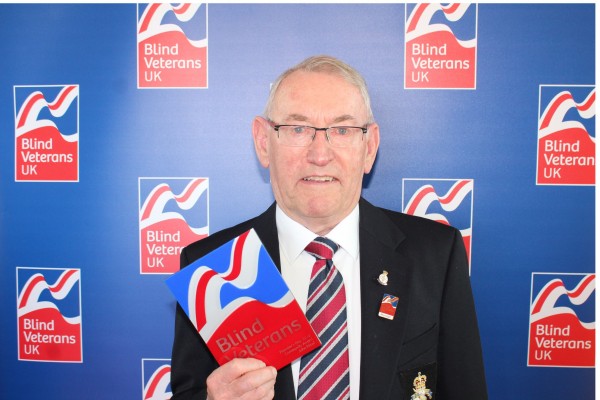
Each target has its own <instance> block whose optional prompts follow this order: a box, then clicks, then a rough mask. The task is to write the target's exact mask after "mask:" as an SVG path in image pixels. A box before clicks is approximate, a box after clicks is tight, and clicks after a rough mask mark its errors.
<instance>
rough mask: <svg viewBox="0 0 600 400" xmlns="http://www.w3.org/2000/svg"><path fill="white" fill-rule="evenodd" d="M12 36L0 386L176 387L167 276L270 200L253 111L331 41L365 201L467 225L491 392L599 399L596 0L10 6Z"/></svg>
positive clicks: (3, 113) (0, 26)
mask: <svg viewBox="0 0 600 400" xmlns="http://www.w3.org/2000/svg"><path fill="white" fill-rule="evenodd" d="M0 37H1V38H2V40H1V41H0V54H1V55H2V61H1V63H0V133H1V135H0V268H1V275H0V305H1V314H0V335H1V336H0V342H1V343H2V346H0V355H1V356H0V371H1V375H2V382H3V385H2V389H0V392H1V393H2V394H1V395H0V397H2V398H7V399H8V398H10V399H41V398H43V399H62V400H64V399H150V398H151V399H167V398H169V397H170V390H171V389H170V383H169V382H170V355H171V343H172V338H173V319H174V310H175V300H174V298H173V297H172V296H171V295H170V293H169V291H168V288H167V286H166V285H165V283H164V281H165V279H166V278H167V277H169V276H170V274H172V273H173V272H175V271H177V270H178V268H179V265H178V263H179V261H178V260H179V253H180V251H181V248H182V247H183V246H185V245H186V244H188V243H190V242H192V241H195V240H198V239H202V238H204V237H206V236H207V235H210V234H211V233H214V232H216V231H218V230H220V229H222V228H225V227H228V226H231V225H233V224H235V223H237V222H240V221H242V220H245V219H247V218H249V217H251V216H254V215H256V214H258V213H259V212H261V211H263V210H264V209H266V208H267V207H268V206H269V205H270V203H271V202H272V201H273V197H272V194H271V190H270V186H269V179H268V174H267V172H266V171H265V170H263V169H262V168H261V166H260V164H259V163H258V162H257V160H256V158H255V155H254V150H253V146H252V140H251V131H250V124H251V120H252V118H253V117H254V116H255V115H258V114H261V113H262V110H263V106H264V104H265V102H266V99H267V93H268V90H269V85H270V83H271V82H272V81H273V80H274V79H275V78H276V76H277V75H278V74H279V73H280V72H281V71H283V70H284V69H286V68H287V67H289V66H291V65H294V64H296V63H297V62H299V61H301V60H302V59H304V58H306V57H307V56H310V55H315V54H330V55H333V56H336V57H339V58H341V59H342V60H345V61H347V62H348V63H349V64H351V65H353V66H355V67H356V68H357V69H358V70H359V71H361V72H362V73H363V75H364V76H365V78H366V79H367V82H368V84H369V87H370V91H371V95H372V102H373V107H374V113H375V116H376V119H377V121H378V122H379V125H380V127H381V133H382V137H381V148H380V153H379V157H378V160H377V162H376V164H375V168H374V171H373V172H372V173H371V175H369V176H368V177H367V179H366V181H365V185H364V196H365V197H366V198H367V199H368V200H370V201H371V202H373V203H375V204H377V205H380V206H383V207H386V208H390V209H394V210H401V211H403V212H406V213H409V214H415V215H421V216H424V217H427V218H431V219H435V220H437V221H439V222H440V223H446V224H451V225H453V226H455V227H457V228H458V229H460V231H461V232H462V234H463V237H464V242H465V245H466V247H467V250H468V253H469V259H470V273H471V280H472V284H473V290H474V296H475V300H476V305H477V311H478V316H479V321H480V329H481V336H482V340H483V347H484V356H485V365H486V373H487V377H488V383H489V392H490V398H492V399H496V400H503V399H545V400H554V399H555V400H559V399H560V400H562V399H566V398H569V399H591V398H593V392H594V368H595V357H594V353H595V339H594V338H595V309H594V307H595V306H594V304H595V296H596V290H595V264H594V257H595V247H594V232H595V224H594V220H595V215H594V185H595V166H596V165H595V164H596V149H595V147H596V146H595V136H596V135H595V120H596V106H595V99H596V88H595V75H594V72H595V42H594V38H595V6H594V5H593V4H526V5H525V4H524V5H516V4H479V5H477V4H465V3H463V4H372V5H369V4H235V5H234V4H209V5H206V4H176V5H169V4H95V5H85V4H75V5H67V4H53V5H48V4H0ZM456 384H457V385H460V382H456ZM464 398H465V399H470V397H469V393H465V397H464ZM365 400H369V399H365ZM474 400H477V399H474Z"/></svg>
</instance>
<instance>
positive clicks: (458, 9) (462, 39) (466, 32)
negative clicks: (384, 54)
mask: <svg viewBox="0 0 600 400" xmlns="http://www.w3.org/2000/svg"><path fill="white" fill-rule="evenodd" d="M405 7H406V15H407V19H406V21H405V27H406V28H405V30H406V32H405V51H404V87H405V88H407V89H474V88H475V77H476V70H477V68H476V61H477V54H476V53H477V4H468V3H451V4H440V3H419V4H407V5H406V6H405Z"/></svg>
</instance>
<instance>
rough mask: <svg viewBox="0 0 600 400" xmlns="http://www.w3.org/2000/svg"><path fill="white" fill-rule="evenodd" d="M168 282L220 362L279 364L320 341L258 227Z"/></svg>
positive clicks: (302, 352) (296, 356)
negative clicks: (243, 360) (252, 360)
mask: <svg viewBox="0 0 600 400" xmlns="http://www.w3.org/2000/svg"><path fill="white" fill-rule="evenodd" d="M166 283H167V285H168V286H169V288H170V289H171V292H173V294H174V295H175V298H176V299H177V301H178V302H179V304H180V305H181V307H182V308H183V310H184V311H185V313H186V314H187V315H188V317H189V318H190V320H191V321H192V323H193V324H194V326H195V327H196V329H197V330H198V332H199V333H200V336H201V337H202V339H204V341H205V342H206V344H207V346H208V348H209V349H210V351H211V352H212V354H213V356H214V357H215V359H216V360H217V362H218V363H219V364H220V365H222V364H224V363H226V362H228V361H230V360H232V359H234V358H250V357H251V358H258V359H260V360H262V361H264V362H265V363H266V364H267V365H271V366H274V367H275V368H277V369H280V368H281V367H284V366H285V365H287V364H289V363H291V362H292V361H294V360H295V359H297V358H299V357H301V356H302V355H304V354H306V353H308V352H309V351H311V350H313V349H315V348H317V347H319V346H320V345H321V342H320V341H319V339H318V337H317V335H316V334H315V332H314V331H313V329H312V327H311V325H310V323H309V322H308V320H307V319H306V317H305V316H304V313H303V312H302V310H301V309H300V306H298V303H297V302H296V299H294V296H293V295H292V293H291V292H290V290H289V288H288V287H287V285H286V284H285V282H284V280H283V278H282V277H281V274H280V273H279V271H278V270H277V267H276V266H275V264H274V263H273V260H272V259H271V257H270V256H269V254H268V253H267V251H266V249H265V247H264V246H263V244H262V243H261V241H260V239H259V238H258V235H257V234H256V232H255V231H254V230H253V229H252V230H249V231H248V232H245V233H244V234H242V235H240V236H238V237H236V238H235V239H233V240H231V241H230V242H227V243H225V244H224V245H223V246H221V247H219V248H217V249H215V250H214V251H212V252H210V253H208V254H207V255H205V256H204V257H202V258H200V259H198V260H196V261H195V262H193V263H192V264H190V265H188V266H187V267H185V268H183V269H182V270H181V271H179V272H177V273H175V274H174V275H172V276H171V277H170V278H168V279H167V281H166Z"/></svg>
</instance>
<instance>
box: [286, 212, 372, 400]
mask: <svg viewBox="0 0 600 400" xmlns="http://www.w3.org/2000/svg"><path fill="white" fill-rule="evenodd" d="M275 218H276V223H277V233H278V238H279V254H280V257H281V274H282V276H283V279H284V280H285V282H286V283H287V285H288V286H289V288H290V290H291V292H292V294H293V295H294V297H295V298H296V301H297V302H298V305H299V306H300V308H302V310H303V311H306V299H307V297H308V286H309V283H310V275H311V272H312V267H313V264H314V263H315V258H314V257H313V256H311V255H310V254H308V253H307V252H305V251H304V249H305V248H306V246H307V245H308V244H309V243H310V242H312V241H313V239H314V238H315V237H317V236H319V235H318V234H316V233H313V232H311V231H310V230H308V229H307V228H305V227H304V226H302V225H301V224H299V223H298V222H296V221H294V220H293V219H291V218H290V217H289V216H287V215H286V214H285V213H284V212H283V210H282V209H281V208H279V206H277V211H276V214H275ZM325 237H327V238H328V239H331V240H333V241H334V242H336V243H337V244H338V245H339V246H340V248H339V249H338V251H337V252H336V253H335V254H334V256H333V264H334V265H335V267H336V268H337V269H338V271H339V272H340V274H341V275H342V278H343V279H344V287H345V289H346V312H347V318H348V352H349V362H350V398H351V399H358V394H359V388H360V346H361V342H360V335H361V324H360V315H361V311H360V257H359V255H360V249H359V239H358V205H357V206H356V207H355V208H354V210H353V211H352V212H351V213H350V214H349V215H348V216H347V217H346V218H344V219H343V220H342V221H341V222H340V223H339V224H338V225H337V226H336V227H335V228H333V230H331V232H329V233H328V234H327V235H325ZM299 374H300V359H297V360H296V361H294V362H293V363H292V375H293V377H294V388H295V390H296V393H298V376H299Z"/></svg>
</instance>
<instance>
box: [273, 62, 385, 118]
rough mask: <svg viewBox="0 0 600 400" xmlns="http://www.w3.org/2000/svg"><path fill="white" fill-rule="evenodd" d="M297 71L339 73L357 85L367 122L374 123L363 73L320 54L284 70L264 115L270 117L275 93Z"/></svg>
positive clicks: (347, 80) (274, 87)
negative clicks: (365, 111)
mask: <svg viewBox="0 0 600 400" xmlns="http://www.w3.org/2000/svg"><path fill="white" fill-rule="evenodd" d="M296 71H304V72H323V73H328V74H333V75H337V76H339V77H341V78H343V79H344V80H345V81H346V82H348V83H350V84H351V85H354V86H356V88H357V89H358V91H359V92H360V95H361V97H362V98H363V101H364V103H365V107H366V110H367V123H368V124H370V123H373V122H375V121H374V118H373V111H372V110H371V99H370V97H369V91H368V89H367V83H366V82H365V79H364V78H363V77H362V75H361V74H360V73H359V72H358V71H357V70H356V69H354V68H352V67H351V66H350V65H348V64H346V63H345V62H343V61H341V60H339V59H337V58H335V57H331V56H326V55H320V56H312V57H309V58H307V59H306V60H304V61H302V62H301V63H300V64H298V65H296V66H293V67H292V68H290V69H288V70H287V71H285V72H283V73H282V74H281V75H279V77H278V78H277V80H276V81H275V82H274V83H273V84H272V85H271V90H270V92H269V99H268V100H267V105H266V106H265V111H264V117H265V118H267V119H270V116H271V111H272V110H273V103H274V102H275V95H276V94H277V89H278V88H279V86H280V85H281V82H283V80H284V79H285V78H287V77H288V76H290V75H291V74H292V73H294V72H296Z"/></svg>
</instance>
